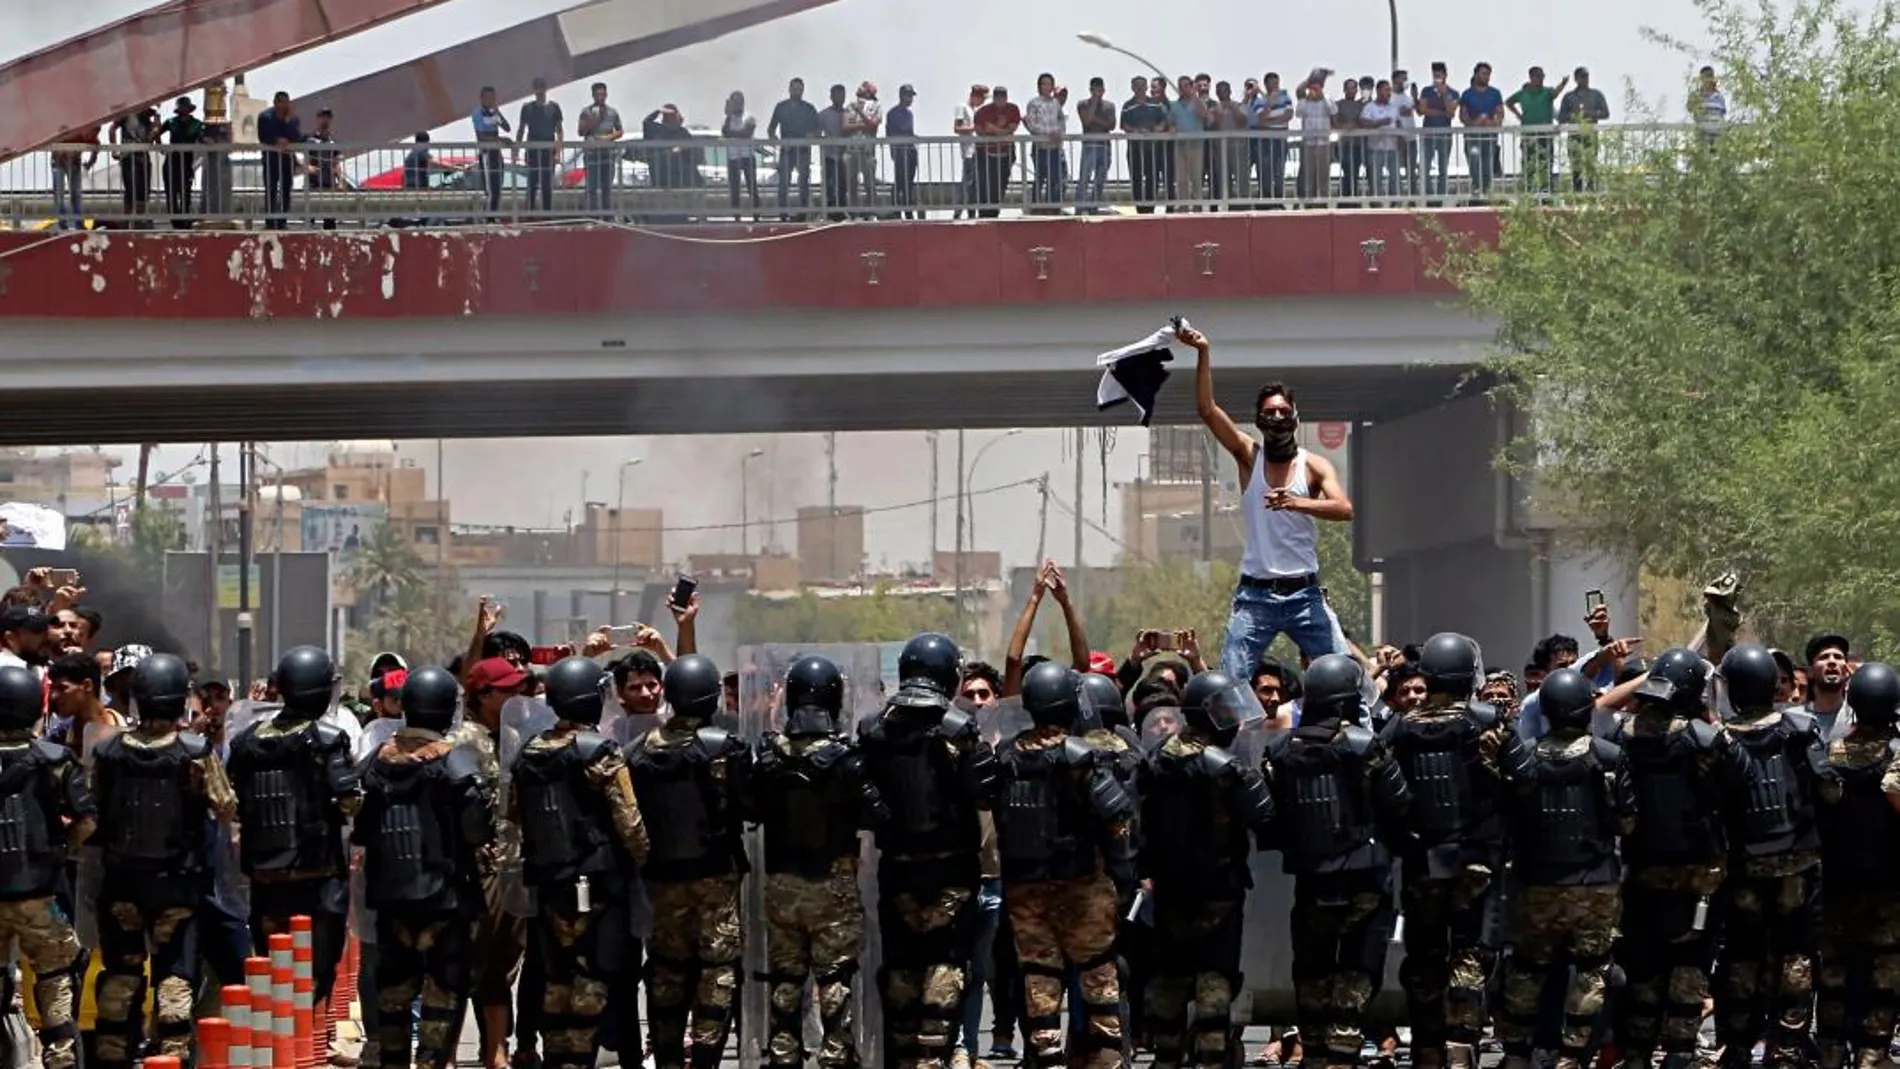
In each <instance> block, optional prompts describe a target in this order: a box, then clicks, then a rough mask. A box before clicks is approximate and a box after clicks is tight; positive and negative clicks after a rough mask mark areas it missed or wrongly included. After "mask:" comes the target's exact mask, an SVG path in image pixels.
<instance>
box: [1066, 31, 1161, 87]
mask: <svg viewBox="0 0 1900 1069" xmlns="http://www.w3.org/2000/svg"><path fill="white" fill-rule="evenodd" d="M1076 36H1077V37H1078V38H1080V39H1082V40H1083V41H1085V42H1087V43H1089V44H1092V45H1094V46H1095V47H1097V48H1106V49H1107V50H1109V51H1110V52H1120V53H1121V54H1122V55H1124V56H1127V57H1128V58H1129V59H1132V60H1134V61H1135V62H1137V63H1140V64H1141V65H1142V66H1144V67H1147V68H1148V69H1149V70H1151V71H1153V72H1155V73H1156V74H1158V75H1160V76H1161V80H1162V81H1164V82H1170V83H1172V82H1173V81H1174V79H1173V78H1172V77H1170V76H1169V74H1168V72H1167V71H1164V70H1162V69H1161V68H1160V67H1159V66H1157V65H1156V64H1155V61H1154V60H1152V59H1149V58H1148V57H1147V56H1143V55H1138V54H1136V53H1134V52H1130V51H1129V50H1128V49H1126V48H1123V47H1122V46H1120V45H1118V44H1116V43H1115V42H1113V41H1111V40H1109V39H1108V38H1106V37H1104V36H1102V35H1101V34H1099V33H1088V32H1086V31H1085V32H1082V33H1078V34H1076Z"/></svg>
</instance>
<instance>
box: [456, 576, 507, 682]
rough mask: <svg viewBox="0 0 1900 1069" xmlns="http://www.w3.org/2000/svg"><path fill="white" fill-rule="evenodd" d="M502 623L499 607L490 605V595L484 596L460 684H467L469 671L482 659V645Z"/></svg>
mask: <svg viewBox="0 0 1900 1069" xmlns="http://www.w3.org/2000/svg"><path fill="white" fill-rule="evenodd" d="M499 623H501V612H500V610H499V608H498V607H496V606H494V605H491V604H489V602H488V595H486V594H483V595H482V600H481V603H480V604H479V605H477V606H476V607H475V634H474V635H473V636H472V637H471V638H470V639H469V642H468V653H467V654H466V655H465V656H463V658H462V678H461V679H460V680H457V682H459V683H463V684H467V682H468V673H469V669H471V668H474V667H475V662H476V661H479V660H481V659H482V644H483V643H484V642H487V641H488V633H489V632H490V631H493V630H494V629H495V625H496V624H499Z"/></svg>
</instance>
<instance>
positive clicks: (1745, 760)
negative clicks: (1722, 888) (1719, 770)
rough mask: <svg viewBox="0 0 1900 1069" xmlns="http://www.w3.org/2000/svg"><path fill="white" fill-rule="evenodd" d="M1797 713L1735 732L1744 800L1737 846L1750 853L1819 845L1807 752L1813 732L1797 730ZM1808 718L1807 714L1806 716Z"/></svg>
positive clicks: (1757, 854) (1766, 854)
mask: <svg viewBox="0 0 1900 1069" xmlns="http://www.w3.org/2000/svg"><path fill="white" fill-rule="evenodd" d="M1797 715H1798V714H1794V713H1783V714H1782V718H1781V721H1780V723H1777V724H1776V725H1774V726H1773V727H1770V728H1766V729H1763V730H1758V731H1737V732H1734V736H1735V742H1736V745H1735V752H1736V754H1737V756H1738V758H1739V760H1740V764H1741V780H1742V798H1741V800H1740V804H1739V806H1738V807H1737V809H1738V812H1737V813H1736V824H1735V840H1736V841H1735V845H1736V846H1737V847H1739V848H1740V849H1741V851H1742V852H1743V853H1745V854H1747V855H1748V856H1750V857H1773V856H1776V855H1779V854H1788V853H1794V852H1795V851H1799V850H1813V849H1815V848H1817V847H1819V846H1820V844H1821V840H1820V834H1819V831H1818V830H1817V828H1816V827H1815V820H1814V789H1813V786H1812V784H1810V783H1809V782H1808V779H1809V777H1808V775H1807V770H1806V762H1807V757H1806V754H1805V753H1804V751H1805V750H1806V749H1807V744H1808V741H1809V738H1810V734H1811V732H1804V731H1800V730H1798V727H1799V725H1797V724H1796V723H1794V722H1793V718H1794V717H1795V716H1797ZM1804 719H1805V718H1804Z"/></svg>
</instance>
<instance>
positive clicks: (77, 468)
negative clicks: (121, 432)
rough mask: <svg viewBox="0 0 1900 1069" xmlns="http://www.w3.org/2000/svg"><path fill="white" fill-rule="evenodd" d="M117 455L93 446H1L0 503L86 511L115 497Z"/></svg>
mask: <svg viewBox="0 0 1900 1069" xmlns="http://www.w3.org/2000/svg"><path fill="white" fill-rule="evenodd" d="M121 463H122V461H120V459H119V458H118V457H115V456H112V455H110V454H107V453H104V452H101V451H97V450H93V449H59V450H40V449H0V502H6V501H23V502H26V503H28V504H34V505H45V506H47V507H48V508H53V509H58V510H60V511H63V512H76V511H85V510H89V509H93V508H97V507H99V506H100V505H103V504H104V503H105V502H106V501H107V500H109V499H112V498H115V497H130V496H131V488H130V487H120V486H118V481H117V479H116V478H115V477H114V475H113V469H115V468H117V467H118V466H119V465H120V464H121Z"/></svg>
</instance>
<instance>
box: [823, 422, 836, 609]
mask: <svg viewBox="0 0 1900 1069" xmlns="http://www.w3.org/2000/svg"><path fill="white" fill-rule="evenodd" d="M825 529H826V534H827V535H828V536H829V537H827V538H826V539H825V546H826V549H825V554H826V556H828V557H829V558H830V560H829V561H827V562H826V566H825V570H826V571H827V572H829V573H830V574H829V575H828V576H827V578H829V579H836V578H838V432H837V431H826V432H825Z"/></svg>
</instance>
